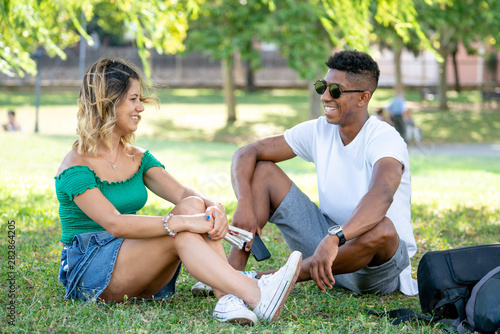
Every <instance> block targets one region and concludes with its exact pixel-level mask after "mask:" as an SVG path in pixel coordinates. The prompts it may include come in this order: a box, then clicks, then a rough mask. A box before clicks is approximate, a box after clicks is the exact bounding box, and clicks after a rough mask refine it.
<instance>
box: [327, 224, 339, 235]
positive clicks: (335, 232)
mask: <svg viewBox="0 0 500 334" xmlns="http://www.w3.org/2000/svg"><path fill="white" fill-rule="evenodd" d="M341 230H342V228H341V227H340V226H339V225H335V226H332V227H330V228H329V229H328V233H330V234H337V232H339V231H341Z"/></svg>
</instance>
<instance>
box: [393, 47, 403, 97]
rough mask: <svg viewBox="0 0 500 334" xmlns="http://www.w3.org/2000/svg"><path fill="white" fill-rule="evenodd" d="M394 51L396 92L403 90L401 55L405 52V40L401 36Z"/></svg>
mask: <svg viewBox="0 0 500 334" xmlns="http://www.w3.org/2000/svg"><path fill="white" fill-rule="evenodd" d="M393 52H394V75H395V77H396V82H395V87H394V88H395V89H396V92H403V91H404V85H403V76H402V72H401V55H402V54H403V41H402V40H401V39H400V38H396V41H395V43H394V47H393Z"/></svg>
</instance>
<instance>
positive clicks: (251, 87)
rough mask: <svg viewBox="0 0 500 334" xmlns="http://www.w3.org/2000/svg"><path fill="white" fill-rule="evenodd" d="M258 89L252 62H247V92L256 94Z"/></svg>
mask: <svg viewBox="0 0 500 334" xmlns="http://www.w3.org/2000/svg"><path fill="white" fill-rule="evenodd" d="M256 90H257V89H256V87H255V74H254V71H253V70H252V67H251V66H250V61H247V91H249V92H255V91H256Z"/></svg>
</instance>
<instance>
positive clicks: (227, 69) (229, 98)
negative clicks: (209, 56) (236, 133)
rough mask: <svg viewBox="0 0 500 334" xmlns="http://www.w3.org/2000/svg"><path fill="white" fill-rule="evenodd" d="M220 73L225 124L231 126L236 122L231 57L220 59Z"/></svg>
mask: <svg viewBox="0 0 500 334" xmlns="http://www.w3.org/2000/svg"><path fill="white" fill-rule="evenodd" d="M221 65H222V73H223V79H224V82H223V85H224V101H225V102H226V107H227V123H228V124H232V123H234V122H235V121H236V98H235V96H234V76H233V57H232V56H229V57H227V58H225V59H222V62H221Z"/></svg>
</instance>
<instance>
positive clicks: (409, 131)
mask: <svg viewBox="0 0 500 334" xmlns="http://www.w3.org/2000/svg"><path fill="white" fill-rule="evenodd" d="M403 118H404V122H405V126H406V142H408V143H411V142H415V143H417V144H419V143H421V142H422V130H421V129H420V128H419V127H418V126H417V125H416V124H415V121H414V120H413V117H412V115H411V111H410V109H408V110H406V112H405V114H404V117H403Z"/></svg>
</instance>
